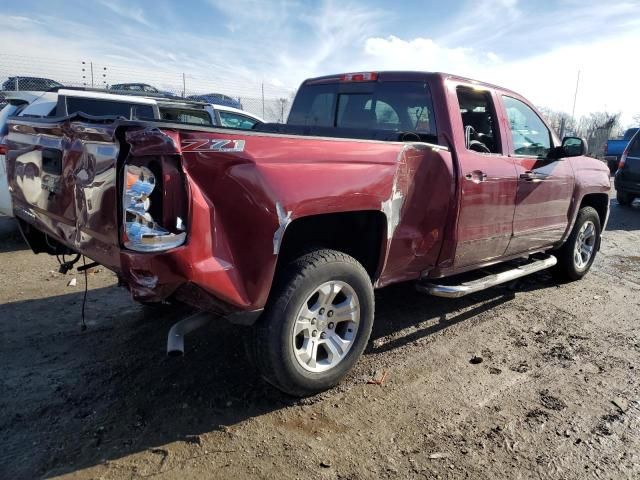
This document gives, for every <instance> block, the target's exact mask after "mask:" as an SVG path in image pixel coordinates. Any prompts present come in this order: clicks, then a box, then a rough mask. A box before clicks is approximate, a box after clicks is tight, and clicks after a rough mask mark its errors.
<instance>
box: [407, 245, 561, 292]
mask: <svg viewBox="0 0 640 480" xmlns="http://www.w3.org/2000/svg"><path fill="white" fill-rule="evenodd" d="M556 263H558V259H557V258H556V257H554V256H553V255H549V256H547V257H545V258H543V259H540V260H535V261H533V262H531V263H527V264H526V265H521V266H519V267H517V268H514V269H512V270H507V271H506V272H500V273H495V274H493V275H488V276H486V277H484V278H480V279H478V280H473V281H471V282H465V283H461V284H459V285H436V284H434V283H419V284H417V285H416V288H417V289H418V291H420V292H424V293H428V294H430V295H434V296H436V297H445V298H458V297H464V296H465V295H469V294H470V293H475V292H479V291H480V290H484V289H486V288H489V287H493V286H494V285H499V284H501V283H506V282H510V281H511V280H515V279H517V278H520V277H524V276H525V275H530V274H532V273H535V272H539V271H540V270H544V269H546V268H549V267H553V266H554V265H555V264H556Z"/></svg>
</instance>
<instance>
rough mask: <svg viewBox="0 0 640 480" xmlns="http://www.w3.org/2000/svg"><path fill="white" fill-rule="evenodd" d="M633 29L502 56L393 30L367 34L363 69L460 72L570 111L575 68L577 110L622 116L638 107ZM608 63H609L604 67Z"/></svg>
mask: <svg viewBox="0 0 640 480" xmlns="http://www.w3.org/2000/svg"><path fill="white" fill-rule="evenodd" d="M636 42H637V36H636V35H634V34H623V35H620V36H617V37H611V38H606V39H602V40H598V39H594V40H593V41H591V42H583V43H580V44H574V45H567V46H563V47H559V48H554V49H551V50H549V51H547V52H544V53H541V54H539V55H535V56H532V57H527V58H521V59H516V60H511V61H505V60H501V58H500V57H499V56H498V55H496V54H495V53H492V52H488V53H483V52H481V51H477V50H474V49H473V48H460V47H458V48H448V47H445V46H443V45H442V44H440V43H438V42H436V41H435V40H433V39H430V38H414V39H411V40H403V39H400V38H398V37H395V36H390V37H387V38H380V37H372V38H369V39H367V40H366V42H365V45H364V49H363V50H364V54H365V56H366V62H365V64H364V67H365V69H370V70H378V69H379V70H394V69H401V70H427V71H442V72H448V73H454V74H458V75H464V76H468V77H471V78H475V79H477V80H482V81H487V82H490V83H495V84H498V85H502V86H504V87H507V88H510V89H512V90H515V91H517V92H518V93H521V94H522V95H524V96H526V97H527V98H529V99H530V100H531V101H532V102H534V103H536V104H537V105H543V106H548V107H551V108H553V109H557V110H564V111H566V112H569V113H570V112H571V109H572V104H573V95H574V91H575V85H576V76H577V72H578V70H580V71H581V82H580V87H579V91H578V100H577V104H576V115H578V116H579V115H582V114H585V113H588V112H591V111H604V110H605V109H606V110H607V111H608V112H623V113H624V115H623V122H630V121H631V116H632V115H633V114H635V113H638V112H640V95H639V94H638V93H637V79H638V78H640V64H638V62H636V61H635V60H633V61H630V59H631V58H632V55H635V53H633V50H632V46H633V45H635V43H636ZM608 66H610V67H608Z"/></svg>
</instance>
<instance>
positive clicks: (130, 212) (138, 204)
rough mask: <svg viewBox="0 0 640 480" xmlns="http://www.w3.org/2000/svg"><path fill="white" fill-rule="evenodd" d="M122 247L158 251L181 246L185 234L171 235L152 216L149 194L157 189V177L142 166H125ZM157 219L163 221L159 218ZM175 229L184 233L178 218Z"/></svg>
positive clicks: (141, 250)
mask: <svg viewBox="0 0 640 480" xmlns="http://www.w3.org/2000/svg"><path fill="white" fill-rule="evenodd" d="M123 184H124V186H123V198H122V203H123V207H124V212H123V217H124V227H125V230H124V235H123V241H124V245H125V247H127V248H129V249H131V250H136V251H138V252H158V251H162V250H168V249H170V248H175V247H178V246H180V245H182V244H183V243H184V241H185V239H186V236H187V234H186V232H184V231H183V232H180V233H172V232H170V231H168V230H167V229H166V228H164V227H163V226H161V225H160V224H159V223H158V221H156V218H158V217H161V216H162V215H161V213H160V214H159V215H158V214H157V213H156V214H155V215H156V218H154V217H153V216H152V215H151V213H150V210H151V206H152V205H151V194H152V193H153V191H154V189H155V188H156V176H155V175H154V173H153V172H152V171H151V169H149V168H147V167H144V166H136V165H125V167H124V182H123ZM160 220H162V219H161V218H160ZM176 228H178V229H179V230H184V226H183V220H182V218H180V217H177V220H176Z"/></svg>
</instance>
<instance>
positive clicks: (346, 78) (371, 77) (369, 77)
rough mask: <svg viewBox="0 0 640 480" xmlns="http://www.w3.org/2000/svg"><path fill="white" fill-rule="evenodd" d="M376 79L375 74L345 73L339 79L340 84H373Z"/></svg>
mask: <svg viewBox="0 0 640 480" xmlns="http://www.w3.org/2000/svg"><path fill="white" fill-rule="evenodd" d="M377 79H378V74H377V73H376V72H358V73H345V74H344V75H342V77H340V81H341V82H375V81H376V80H377Z"/></svg>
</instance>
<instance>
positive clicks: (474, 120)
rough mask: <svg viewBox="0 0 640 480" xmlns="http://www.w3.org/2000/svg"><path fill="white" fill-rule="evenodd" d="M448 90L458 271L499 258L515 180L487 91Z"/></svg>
mask: <svg viewBox="0 0 640 480" xmlns="http://www.w3.org/2000/svg"><path fill="white" fill-rule="evenodd" d="M450 88H452V90H450V92H449V95H450V101H449V105H450V109H451V110H450V115H451V120H452V126H453V128H454V129H456V130H457V131H458V133H459V134H457V135H455V143H456V151H457V154H458V162H459V164H460V174H461V179H460V182H461V197H460V213H459V217H458V244H457V248H456V255H455V261H454V268H459V267H466V266H469V265H476V264H482V263H487V262H491V261H492V260H495V259H497V258H499V257H501V256H502V255H503V254H504V252H505V250H506V248H507V246H508V244H509V240H510V239H511V234H512V224H513V214H514V200H515V195H516V187H517V179H516V171H515V167H514V164H513V159H512V158H511V157H510V156H509V155H508V152H507V148H508V147H507V146H506V145H505V140H504V135H503V132H502V131H501V129H500V127H499V124H500V122H499V121H498V118H497V116H496V109H495V106H494V105H495V94H494V93H493V91H492V90H490V89H479V88H478V87H477V86H471V85H469V86H466V85H457V86H456V85H453V86H452V87H450ZM456 104H457V105H458V107H459V108H458V109H456V108H455V106H456Z"/></svg>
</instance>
